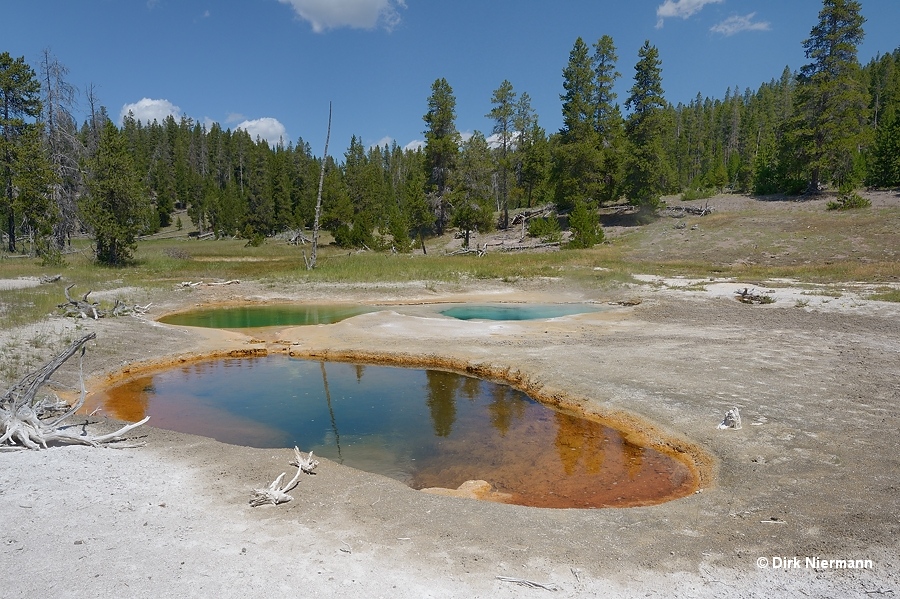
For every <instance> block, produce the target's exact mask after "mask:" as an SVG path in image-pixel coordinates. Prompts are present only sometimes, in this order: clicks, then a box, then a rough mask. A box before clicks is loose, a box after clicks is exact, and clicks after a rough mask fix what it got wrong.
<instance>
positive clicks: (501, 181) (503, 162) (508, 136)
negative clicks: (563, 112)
mask: <svg viewBox="0 0 900 599" xmlns="http://www.w3.org/2000/svg"><path fill="white" fill-rule="evenodd" d="M491 104H493V105H494V107H493V108H492V109H491V111H490V112H489V113H487V115H486V116H487V117H488V118H489V119H491V120H492V121H494V127H493V129H492V130H491V131H492V133H493V134H494V135H496V136H497V143H498V148H497V150H498V152H497V192H498V195H499V202H498V204H499V207H500V228H501V229H506V228H507V227H508V226H509V170H510V163H509V159H510V150H511V146H512V141H513V139H512V137H513V133H514V132H513V128H514V122H515V119H516V105H517V102H516V92H515V91H513V86H512V83H510V82H509V81H508V80H506V79H504V80H503V83H501V84H500V87H498V88H497V89H495V90H494V93H493V95H492V96H491Z"/></svg>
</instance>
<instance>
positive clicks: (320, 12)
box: [278, 0, 406, 33]
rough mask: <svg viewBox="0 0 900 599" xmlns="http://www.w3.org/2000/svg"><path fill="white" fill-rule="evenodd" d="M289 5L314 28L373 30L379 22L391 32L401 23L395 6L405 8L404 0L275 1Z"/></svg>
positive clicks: (320, 30) (317, 29) (324, 29)
mask: <svg viewBox="0 0 900 599" xmlns="http://www.w3.org/2000/svg"><path fill="white" fill-rule="evenodd" d="M278 1H279V2H281V3H282V4H290V5H291V6H292V7H293V8H294V12H296V13H297V16H299V17H300V18H301V19H303V20H304V21H309V23H310V24H311V25H312V28H313V31H315V32H316V33H322V32H323V31H326V30H328V29H338V28H340V27H352V28H354V29H374V28H375V27H377V26H378V25H379V24H380V25H382V26H383V27H384V28H385V29H387V30H388V31H390V30H391V29H393V28H394V27H395V26H396V25H397V24H398V23H399V22H400V13H399V12H398V10H397V9H398V8H406V2H405V0H278Z"/></svg>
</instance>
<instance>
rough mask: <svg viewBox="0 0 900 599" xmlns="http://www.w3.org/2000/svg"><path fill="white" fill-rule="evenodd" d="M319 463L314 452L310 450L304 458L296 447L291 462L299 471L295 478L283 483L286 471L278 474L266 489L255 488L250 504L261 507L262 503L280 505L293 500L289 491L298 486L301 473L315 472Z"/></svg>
mask: <svg viewBox="0 0 900 599" xmlns="http://www.w3.org/2000/svg"><path fill="white" fill-rule="evenodd" d="M318 465H319V461H318V460H316V459H313V452H311V451H310V452H309V453H308V454H306V457H305V458H304V457H303V454H301V453H300V449H299V448H297V447H294V460H293V461H292V462H291V466H296V467H297V473H296V474H295V475H294V478H292V479H291V480H290V481H288V482H287V484H282V481H283V480H284V477H285V475H286V474H287V473H286V472H282V473H281V474H279V475H278V478H276V479H275V480H273V481H272V482H271V483H270V484H269V486H268V487H266V488H265V489H254V490H253V493H251V497H250V505H251V506H253V507H259V506H261V505H268V504H272V505H278V504H281V503H287V502H288V501H291V500H292V499H293V497H291V496H290V495H288V491H290V490H291V489H293V488H294V487H296V486H297V483H298V482H300V475H301V474H303V473H306V474H313V470H315V469H316V466H318Z"/></svg>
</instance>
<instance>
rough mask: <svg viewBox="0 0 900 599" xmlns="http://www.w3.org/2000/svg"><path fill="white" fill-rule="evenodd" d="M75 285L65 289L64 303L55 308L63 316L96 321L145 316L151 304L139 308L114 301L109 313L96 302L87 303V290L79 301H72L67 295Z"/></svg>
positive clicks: (89, 292)
mask: <svg viewBox="0 0 900 599" xmlns="http://www.w3.org/2000/svg"><path fill="white" fill-rule="evenodd" d="M74 286H75V284H74V283H73V284H72V285H69V286H68V287H66V288H65V290H64V293H65V294H66V302H65V303H64V304H59V305H58V306H57V307H58V308H59V309H60V310H63V311H64V313H65V316H72V317H74V318H93V319H94V320H97V319H98V318H104V317H106V316H126V315H140V314H146V313H147V311H148V310H150V306H151V305H152V304H147V305H146V306H141V305H138V304H135V305H133V306H129V305H128V304H126V303H125V302H123V301H122V300H120V299H116V303H115V305H114V306H113V309H112V310H111V311H107V310H104V309H102V308H101V307H100V304H99V303H98V302H89V301H88V296H89V295H90V294H91V290H88V292H87V293H85V294H84V295H82V296H81V299H74V298H72V296H71V295H69V290H70V289H72V287H74Z"/></svg>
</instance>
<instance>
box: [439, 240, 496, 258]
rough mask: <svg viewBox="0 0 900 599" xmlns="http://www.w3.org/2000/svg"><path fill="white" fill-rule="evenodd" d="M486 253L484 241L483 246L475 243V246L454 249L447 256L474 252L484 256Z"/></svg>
mask: <svg viewBox="0 0 900 599" xmlns="http://www.w3.org/2000/svg"><path fill="white" fill-rule="evenodd" d="M486 253H487V244H486V243H485V244H484V245H483V246H479V245H478V244H477V243H476V244H475V247H474V248H472V247H464V248H460V249H458V250H456V251H453V252H450V253H449V254H447V255H448V256H459V255H461V254H475V255H477V256H478V257H481V256H484V255H485V254H486Z"/></svg>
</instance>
